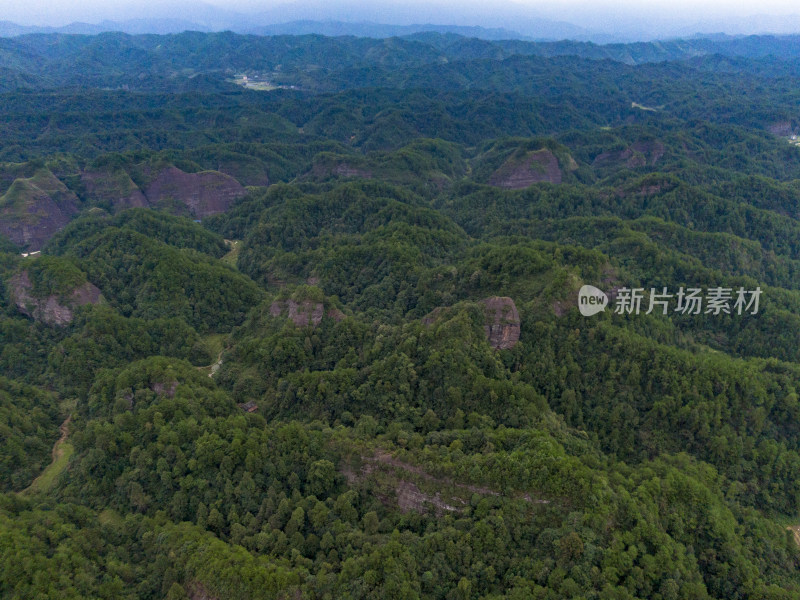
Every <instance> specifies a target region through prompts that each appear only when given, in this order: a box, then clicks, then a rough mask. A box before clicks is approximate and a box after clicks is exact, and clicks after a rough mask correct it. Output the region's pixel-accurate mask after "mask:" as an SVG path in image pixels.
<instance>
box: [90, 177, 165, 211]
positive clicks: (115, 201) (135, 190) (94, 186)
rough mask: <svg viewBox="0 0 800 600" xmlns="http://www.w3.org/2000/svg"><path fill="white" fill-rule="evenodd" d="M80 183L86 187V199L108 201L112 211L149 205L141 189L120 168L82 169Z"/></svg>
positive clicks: (100, 201)
mask: <svg viewBox="0 0 800 600" xmlns="http://www.w3.org/2000/svg"><path fill="white" fill-rule="evenodd" d="M81 183H83V187H84V188H85V189H86V197H87V199H89V200H91V201H94V202H99V203H102V202H110V203H111V208H112V209H113V210H114V212H117V211H121V210H125V209H127V208H146V207H147V206H149V203H148V202H147V198H145V195H144V194H143V193H142V190H140V189H139V187H138V186H137V185H136V184H135V183H134V182H133V180H132V179H131V177H130V175H128V173H127V172H126V171H124V170H122V169H117V170H113V171H112V170H108V169H105V170H97V171H84V172H83V173H81Z"/></svg>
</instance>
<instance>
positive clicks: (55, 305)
mask: <svg viewBox="0 0 800 600" xmlns="http://www.w3.org/2000/svg"><path fill="white" fill-rule="evenodd" d="M8 284H9V290H10V292H11V298H12V300H13V301H14V304H16V306H17V308H18V309H19V310H20V312H22V313H23V314H25V315H28V316H29V317H31V318H32V319H35V320H37V321H42V322H43V323H47V324H48V325H66V324H68V323H71V322H72V319H73V311H74V309H75V308H76V307H78V306H83V305H86V304H97V303H98V302H99V301H100V298H101V294H100V290H99V289H97V288H96V287H95V286H94V285H92V284H91V283H89V282H86V283H84V284H83V285H81V286H78V287H77V288H75V289H74V290H72V292H70V293H69V294H68V295H67V296H65V297H58V296H54V295H51V296H46V297H44V298H37V297H35V296H34V295H33V285H32V284H31V280H30V278H29V277H28V273H27V272H26V271H23V272H22V273H18V274H17V275H14V276H13V277H12V278H11V279H10V280H9V282H8Z"/></svg>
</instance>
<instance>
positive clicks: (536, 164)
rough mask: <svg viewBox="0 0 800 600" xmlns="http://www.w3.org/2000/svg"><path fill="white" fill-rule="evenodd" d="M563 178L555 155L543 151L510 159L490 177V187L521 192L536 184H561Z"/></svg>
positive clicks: (548, 151)
mask: <svg viewBox="0 0 800 600" xmlns="http://www.w3.org/2000/svg"><path fill="white" fill-rule="evenodd" d="M561 177H562V173H561V168H560V167H559V166H558V159H557V158H556V156H555V154H553V153H552V152H550V150H546V149H542V150H536V151H534V152H527V153H525V155H524V156H522V157H521V158H518V157H513V156H512V157H511V158H509V159H508V160H507V161H506V162H504V163H503V164H502V165H501V166H500V168H499V169H497V170H496V171H495V172H494V173H492V175H491V177H489V185H494V186H497V187H502V188H506V189H510V190H520V189H523V188H526V187H528V186H530V185H533V184H534V183H541V182H548V183H561Z"/></svg>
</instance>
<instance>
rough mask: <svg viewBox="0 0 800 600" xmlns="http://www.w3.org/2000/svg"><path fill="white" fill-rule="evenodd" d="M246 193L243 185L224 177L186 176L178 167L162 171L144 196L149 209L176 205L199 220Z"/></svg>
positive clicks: (208, 173)
mask: <svg viewBox="0 0 800 600" xmlns="http://www.w3.org/2000/svg"><path fill="white" fill-rule="evenodd" d="M245 193H246V190H245V189H244V187H242V184H240V183H239V182H238V181H236V180H235V179H234V178H233V177H230V176H228V175H225V174H224V173H220V172H218V171H203V172H201V173H186V172H184V171H181V170H180V169H179V168H177V167H168V168H166V169H164V170H163V171H161V172H160V173H159V174H158V175H157V176H156V177H155V179H153V180H152V181H151V182H150V183H149V185H147V187H146V188H145V192H144V194H145V196H146V197H147V201H148V202H149V203H150V204H151V205H158V204H162V203H169V202H178V203H179V204H182V205H184V206H186V208H187V209H188V210H189V212H190V213H191V214H192V215H193V216H194V217H196V218H198V219H204V218H205V217H209V216H211V215H216V214H219V213H222V212H225V211H226V210H228V209H229V208H230V207H231V206H232V205H233V203H234V202H235V201H236V200H237V199H238V198H240V197H241V196H244V194H245Z"/></svg>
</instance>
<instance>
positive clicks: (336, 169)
mask: <svg viewBox="0 0 800 600" xmlns="http://www.w3.org/2000/svg"><path fill="white" fill-rule="evenodd" d="M310 174H311V176H312V177H314V178H316V179H327V178H328V177H361V178H363V179H370V178H372V172H371V171H368V170H366V169H359V168H358V167H355V166H353V165H351V164H348V163H346V162H339V163H336V164H331V163H330V162H327V161H326V162H321V163H316V164H315V165H314V166H313V167H312V168H311V172H310Z"/></svg>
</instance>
